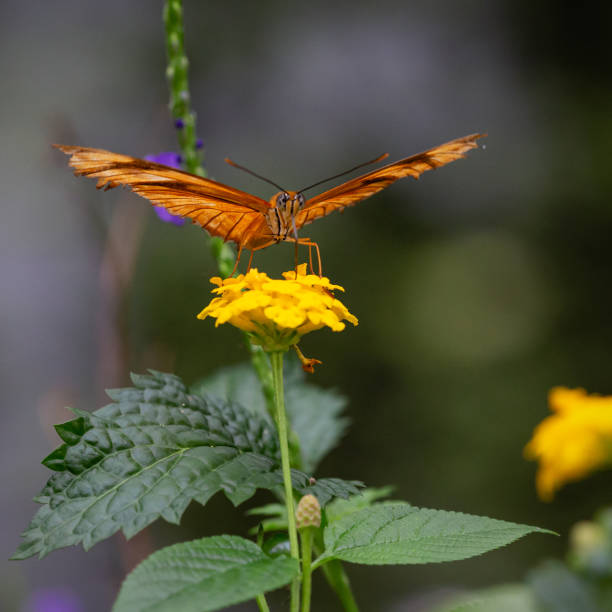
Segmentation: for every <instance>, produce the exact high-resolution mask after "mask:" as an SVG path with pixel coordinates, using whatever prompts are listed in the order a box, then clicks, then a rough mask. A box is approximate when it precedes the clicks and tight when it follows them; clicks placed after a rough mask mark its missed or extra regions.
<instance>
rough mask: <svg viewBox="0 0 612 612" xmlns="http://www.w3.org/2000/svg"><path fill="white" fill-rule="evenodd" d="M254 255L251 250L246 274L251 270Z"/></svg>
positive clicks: (253, 250)
mask: <svg viewBox="0 0 612 612" xmlns="http://www.w3.org/2000/svg"><path fill="white" fill-rule="evenodd" d="M254 254H255V249H251V256H250V257H249V263H248V265H247V269H246V271H247V274H248V272H249V270H250V269H251V264H252V263H253V255H254Z"/></svg>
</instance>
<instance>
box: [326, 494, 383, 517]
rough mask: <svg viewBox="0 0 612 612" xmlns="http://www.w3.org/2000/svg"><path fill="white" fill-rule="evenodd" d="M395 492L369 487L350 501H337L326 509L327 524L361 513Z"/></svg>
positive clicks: (350, 498)
mask: <svg viewBox="0 0 612 612" xmlns="http://www.w3.org/2000/svg"><path fill="white" fill-rule="evenodd" d="M392 492H393V487H391V486H387V487H380V488H373V487H368V488H367V489H363V490H362V491H361V492H360V494H359V495H353V496H351V497H349V498H348V499H335V500H334V501H333V502H331V503H330V504H329V505H328V506H327V507H326V508H325V517H326V519H327V524H329V523H333V522H335V521H339V520H340V519H341V518H344V517H345V516H347V515H349V514H353V513H354V512H359V510H363V508H367V507H369V506H371V505H372V504H373V503H374V502H376V501H378V500H379V499H382V498H383V497H388V496H389V495H391V493H392Z"/></svg>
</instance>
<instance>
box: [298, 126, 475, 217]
mask: <svg viewBox="0 0 612 612" xmlns="http://www.w3.org/2000/svg"><path fill="white" fill-rule="evenodd" d="M484 136H486V134H470V135H469V136H463V137H462V138H456V139H455V140H451V141H450V142H446V143H444V144H441V145H439V146H437V147H434V148H433V149H428V150H427V151H423V153H418V154H417V155H412V156H411V157H406V158H405V159H400V160H399V161H396V162H394V163H392V164H387V165H386V166H383V167H382V168H378V169H377V170H372V172H368V173H367V174H364V175H362V176H358V177H357V178H354V179H351V180H350V181H347V182H346V183H342V184H341V185H338V186H336V187H332V188H331V189H328V190H327V191H324V192H323V193H321V194H319V195H317V196H314V197H313V198H310V199H309V200H307V202H306V205H305V206H304V208H303V209H302V210H300V212H299V213H298V214H297V215H296V216H295V223H296V226H297V227H298V228H300V227H302V226H303V225H306V224H307V223H312V221H314V220H315V219H318V218H319V217H325V216H327V215H329V214H331V213H332V212H334V211H342V210H344V209H345V208H346V207H347V206H352V205H353V204H357V202H361V200H365V199H366V198H369V197H370V196H372V195H374V194H375V193H378V192H379V191H381V190H382V189H384V188H385V187H388V186H389V185H391V184H392V183H394V182H395V181H397V180H399V179H401V178H405V177H407V176H411V177H412V178H415V179H418V178H419V176H420V175H421V174H423V172H426V171H428V170H435V169H436V168H440V167H441V166H445V165H446V164H448V163H450V162H453V161H455V160H457V159H461V158H462V157H465V153H467V152H468V151H469V150H470V149H475V148H476V147H477V146H478V145H477V144H476V140H477V139H478V138H482V137H484Z"/></svg>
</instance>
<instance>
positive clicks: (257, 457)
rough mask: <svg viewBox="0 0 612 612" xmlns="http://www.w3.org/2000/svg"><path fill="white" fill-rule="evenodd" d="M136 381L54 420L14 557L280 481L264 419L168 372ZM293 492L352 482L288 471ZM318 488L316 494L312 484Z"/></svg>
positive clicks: (350, 488) (89, 540)
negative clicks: (43, 472)
mask: <svg viewBox="0 0 612 612" xmlns="http://www.w3.org/2000/svg"><path fill="white" fill-rule="evenodd" d="M132 378H133V381H134V384H135V387H131V388H127V389H115V390H112V391H109V392H108V394H109V395H110V397H111V398H112V399H114V402H113V403H112V404H109V405H108V406H105V407H104V408H101V409H100V410H97V411H96V412H94V413H92V414H90V413H87V412H83V411H79V410H76V411H75V412H76V414H77V417H78V418H77V419H75V420H74V421H70V422H69V423H65V424H63V425H61V426H59V432H60V435H61V437H62V439H63V440H66V441H67V442H66V443H65V444H63V445H62V446H60V447H59V448H58V449H56V450H55V451H54V452H52V453H51V454H50V455H49V456H48V457H47V458H46V459H45V460H44V461H43V463H44V464H45V465H46V466H47V467H49V468H50V469H53V470H55V471H56V472H57V473H56V474H54V475H53V476H52V477H51V478H50V479H49V481H48V483H47V485H46V486H45V488H44V489H43V491H42V492H41V494H40V495H39V496H38V497H37V498H36V501H38V502H39V503H41V504H42V507H41V508H40V509H39V511H38V512H37V513H36V515H35V516H34V519H33V520H32V522H31V524H30V526H29V527H28V529H27V530H26V531H25V533H24V534H23V537H24V541H23V543H22V544H21V546H20V547H19V548H18V549H17V551H16V553H15V555H14V557H13V558H14V559H24V558H26V557H30V556H32V555H36V554H38V555H39V556H41V557H42V556H44V555H46V554H47V553H49V552H50V551H52V550H55V549H56V548H61V547H63V546H69V545H72V544H78V543H82V544H83V547H84V548H85V549H88V548H90V547H91V546H93V545H94V544H96V543H97V542H99V541H100V540H103V539H105V538H107V537H109V536H111V535H113V534H114V533H116V532H117V531H118V530H120V529H121V530H123V533H124V534H125V536H126V537H128V538H129V537H131V536H133V535H134V534H136V533H137V532H138V531H140V530H141V529H143V528H144V527H146V526H147V525H149V524H150V523H152V522H153V521H154V520H156V519H157V518H160V517H161V518H164V519H165V520H167V521H169V522H171V523H178V522H179V520H180V517H181V515H182V514H183V512H184V511H185V509H186V508H187V505H188V504H189V503H190V501H191V500H196V501H197V502H199V503H201V504H206V502H207V501H208V500H209V499H210V497H211V496H212V495H214V494H215V493H217V492H218V491H223V492H224V493H225V495H226V496H227V497H228V498H229V499H230V500H231V501H232V502H233V503H234V504H235V505H238V504H239V503H241V502H243V501H244V500H246V499H248V498H249V497H251V496H252V495H253V493H254V492H255V491H256V489H257V488H268V489H273V488H275V487H278V486H281V485H282V474H281V471H280V466H279V451H278V438H277V435H276V431H275V430H274V428H273V427H272V425H271V424H270V423H269V422H268V421H267V420H266V419H263V418H261V417H257V416H256V415H253V414H251V413H250V412H249V411H247V410H246V409H244V408H243V407H242V406H240V405H238V404H233V403H230V402H226V401H224V400H220V399H217V398H213V397H209V396H206V397H202V396H198V395H192V394H189V393H187V390H186V388H185V386H184V385H183V383H182V382H181V380H180V379H179V378H178V377H176V376H173V375H171V374H162V373H159V372H152V373H151V375H147V376H136V375H134V376H133V377H132ZM292 477H293V483H294V486H295V488H296V489H297V490H298V491H299V492H300V493H302V494H305V493H307V492H311V491H313V490H315V489H317V490H318V493H319V495H320V496H321V498H326V499H327V500H329V499H331V497H333V496H337V495H339V496H344V497H347V496H348V495H352V494H354V493H355V492H357V491H358V488H357V487H358V484H356V483H352V482H344V481H340V480H337V479H322V480H320V481H318V482H317V484H316V485H314V486H311V485H310V482H309V479H308V477H307V476H306V474H303V473H302V472H298V471H294V472H293V474H292ZM315 494H317V493H315Z"/></svg>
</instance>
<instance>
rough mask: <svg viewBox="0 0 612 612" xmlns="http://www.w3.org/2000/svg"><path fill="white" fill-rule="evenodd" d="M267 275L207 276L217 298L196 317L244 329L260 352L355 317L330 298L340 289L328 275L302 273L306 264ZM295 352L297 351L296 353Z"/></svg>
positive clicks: (255, 272) (280, 347) (354, 320)
mask: <svg viewBox="0 0 612 612" xmlns="http://www.w3.org/2000/svg"><path fill="white" fill-rule="evenodd" d="M283 277H284V279H272V278H270V277H269V276H268V275H267V274H266V273H264V272H259V271H258V270H257V269H256V268H252V269H251V270H249V272H247V273H246V274H240V275H239V276H238V277H236V278H226V279H221V278H218V277H215V278H211V283H213V284H214V285H217V288H216V289H213V293H216V294H217V296H218V297H216V298H214V299H213V300H212V301H211V303H210V304H209V305H208V306H207V307H206V308H204V310H202V312H200V314H199V315H198V319H205V318H206V317H213V318H215V319H216V322H215V326H218V325H221V324H223V323H230V324H231V325H234V326H235V327H238V328H240V329H242V330H243V331H245V332H247V333H248V334H249V336H250V337H251V339H252V341H253V342H254V343H255V344H259V345H261V346H262V347H263V348H264V350H266V351H268V352H272V351H285V350H287V349H288V348H289V347H291V346H295V345H296V344H297V343H298V342H299V340H300V338H301V337H302V336H303V335H304V334H307V333H309V332H311V331H314V330H317V329H321V328H322V327H329V328H330V329H331V330H332V331H336V332H339V331H342V330H343V329H344V328H345V327H346V324H345V323H344V321H349V322H350V323H352V324H353V325H357V318H356V317H355V316H353V315H352V314H351V313H350V312H349V311H348V309H347V308H346V306H344V304H343V303H342V302H341V301H340V300H338V299H337V298H335V297H334V295H333V291H344V289H343V288H342V287H340V286H339V285H334V284H332V283H331V282H330V281H329V279H328V278H325V277H320V276H317V275H315V274H307V273H306V264H302V265H300V266H298V270H297V273H296V272H295V271H293V270H292V271H290V272H284V273H283ZM298 354H299V353H298Z"/></svg>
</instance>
